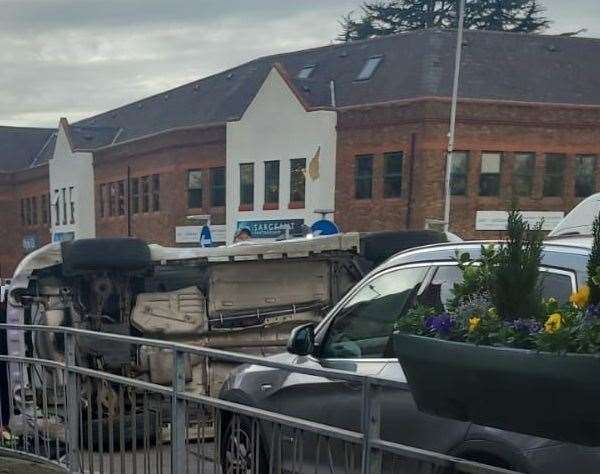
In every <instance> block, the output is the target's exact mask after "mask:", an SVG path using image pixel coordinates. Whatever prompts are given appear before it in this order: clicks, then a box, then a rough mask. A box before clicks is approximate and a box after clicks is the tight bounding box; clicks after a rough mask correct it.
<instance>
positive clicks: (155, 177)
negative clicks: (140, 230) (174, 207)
mask: <svg viewBox="0 0 600 474" xmlns="http://www.w3.org/2000/svg"><path fill="white" fill-rule="evenodd" d="M150 187H151V191H150V194H151V199H150V209H151V210H152V212H160V174H159V173H154V174H151V175H150Z"/></svg>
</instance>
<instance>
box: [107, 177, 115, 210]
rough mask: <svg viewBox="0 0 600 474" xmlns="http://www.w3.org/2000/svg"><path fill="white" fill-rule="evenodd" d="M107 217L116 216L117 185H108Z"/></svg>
mask: <svg viewBox="0 0 600 474" xmlns="http://www.w3.org/2000/svg"><path fill="white" fill-rule="evenodd" d="M107 186H108V215H109V216H114V215H116V214H117V183H108V185H107Z"/></svg>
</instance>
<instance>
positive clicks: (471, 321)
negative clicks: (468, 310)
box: [469, 316, 481, 332]
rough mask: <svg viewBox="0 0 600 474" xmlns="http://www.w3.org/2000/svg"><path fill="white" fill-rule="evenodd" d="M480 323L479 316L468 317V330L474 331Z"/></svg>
mask: <svg viewBox="0 0 600 474" xmlns="http://www.w3.org/2000/svg"><path fill="white" fill-rule="evenodd" d="M480 323H481V318H478V317H477V316H473V317H472V318H470V319H469V332H473V331H475V329H477V328H478V327H479V324H480Z"/></svg>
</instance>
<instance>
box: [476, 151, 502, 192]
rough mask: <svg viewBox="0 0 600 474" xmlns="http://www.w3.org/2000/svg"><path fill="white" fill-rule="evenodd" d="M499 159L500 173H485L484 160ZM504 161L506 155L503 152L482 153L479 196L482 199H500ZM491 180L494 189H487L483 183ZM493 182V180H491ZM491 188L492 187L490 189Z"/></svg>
mask: <svg viewBox="0 0 600 474" xmlns="http://www.w3.org/2000/svg"><path fill="white" fill-rule="evenodd" d="M491 157H493V158H494V159H495V158H496V157H497V158H498V171H497V172H484V171H483V160H484V158H491ZM503 161H504V153H502V152H501V151H482V152H481V155H480V168H479V195H480V196H482V197H498V196H500V194H501V189H502V168H503V165H502V162H503ZM489 178H493V183H494V186H493V189H491V193H490V189H485V192H484V186H483V183H484V182H486V181H488V179H489ZM490 181H491V180H490ZM486 188H487V184H486ZM490 188H491V187H490Z"/></svg>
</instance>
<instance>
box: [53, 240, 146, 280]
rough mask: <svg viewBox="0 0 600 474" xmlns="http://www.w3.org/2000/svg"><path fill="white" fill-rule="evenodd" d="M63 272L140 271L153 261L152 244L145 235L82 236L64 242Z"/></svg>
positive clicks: (76, 273)
mask: <svg viewBox="0 0 600 474" xmlns="http://www.w3.org/2000/svg"><path fill="white" fill-rule="evenodd" d="M61 252H62V258H63V273H64V274H65V275H78V274H81V273H87V272H98V271H101V272H106V271H112V272H139V271H143V270H146V269H147V268H149V267H150V266H151V264H152V258H151V255H150V247H148V244H146V242H144V241H143V240H141V239H134V238H106V239H104V238H102V239H80V240H73V241H70V242H63V243H62V244H61Z"/></svg>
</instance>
